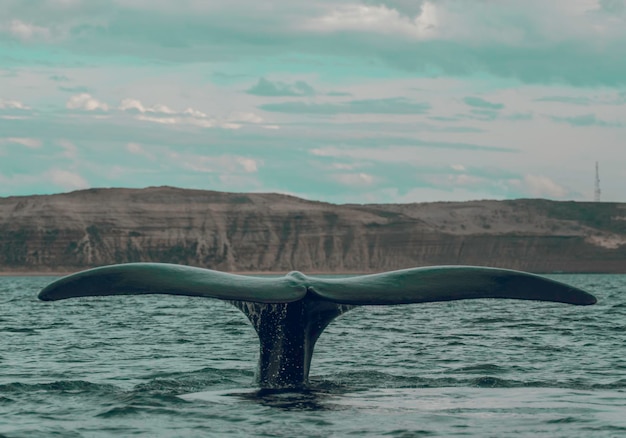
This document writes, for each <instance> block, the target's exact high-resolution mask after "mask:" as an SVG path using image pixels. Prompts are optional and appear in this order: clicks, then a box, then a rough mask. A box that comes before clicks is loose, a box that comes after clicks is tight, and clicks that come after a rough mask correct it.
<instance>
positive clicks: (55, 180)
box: [47, 169, 89, 190]
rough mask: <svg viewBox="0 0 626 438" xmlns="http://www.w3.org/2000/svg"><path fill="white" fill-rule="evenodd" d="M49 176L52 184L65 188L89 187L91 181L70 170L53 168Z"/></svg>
mask: <svg viewBox="0 0 626 438" xmlns="http://www.w3.org/2000/svg"><path fill="white" fill-rule="evenodd" d="M47 175H48V178H49V179H50V182H52V184H54V185H56V186H59V187H61V188H62V189H64V190H79V189H86V188H88V187H89V183H88V182H87V180H85V178H83V177H82V176H81V175H80V174H78V173H76V172H70V171H69V170H62V169H52V170H50V171H49V172H48V173H47Z"/></svg>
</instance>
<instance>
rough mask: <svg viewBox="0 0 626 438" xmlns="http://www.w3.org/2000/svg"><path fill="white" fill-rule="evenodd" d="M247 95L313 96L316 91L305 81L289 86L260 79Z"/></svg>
mask: <svg viewBox="0 0 626 438" xmlns="http://www.w3.org/2000/svg"><path fill="white" fill-rule="evenodd" d="M246 93H248V94H253V95H256V96H281V97H284V96H313V95H315V89H314V88H313V87H311V86H310V85H309V84H307V83H306V82H304V81H296V82H294V83H293V84H288V83H285V82H278V81H276V82H272V81H270V80H268V79H265V78H260V79H259V82H257V83H256V84H255V85H253V86H252V87H250V88H249V89H248V90H247V91H246Z"/></svg>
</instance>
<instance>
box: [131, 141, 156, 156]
mask: <svg viewBox="0 0 626 438" xmlns="http://www.w3.org/2000/svg"><path fill="white" fill-rule="evenodd" d="M126 150H127V151H128V152H130V153H131V154H133V155H139V156H142V157H146V158H148V159H149V160H154V159H155V158H156V157H155V156H154V155H152V154H151V153H150V152H148V151H146V150H145V149H144V148H143V146H142V145H140V144H139V143H133V142H131V143H127V144H126Z"/></svg>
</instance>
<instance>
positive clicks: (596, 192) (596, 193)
mask: <svg viewBox="0 0 626 438" xmlns="http://www.w3.org/2000/svg"><path fill="white" fill-rule="evenodd" d="M601 194H602V191H601V190H600V169H599V167H598V162H597V161H596V186H595V190H594V191H593V200H594V201H595V202H600V195H601Z"/></svg>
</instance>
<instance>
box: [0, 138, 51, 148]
mask: <svg viewBox="0 0 626 438" xmlns="http://www.w3.org/2000/svg"><path fill="white" fill-rule="evenodd" d="M0 144H19V145H22V146H25V147H27V148H29V149H37V148H39V147H41V144H42V143H41V140H39V139H36V138H28V137H5V138H1V137H0Z"/></svg>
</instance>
